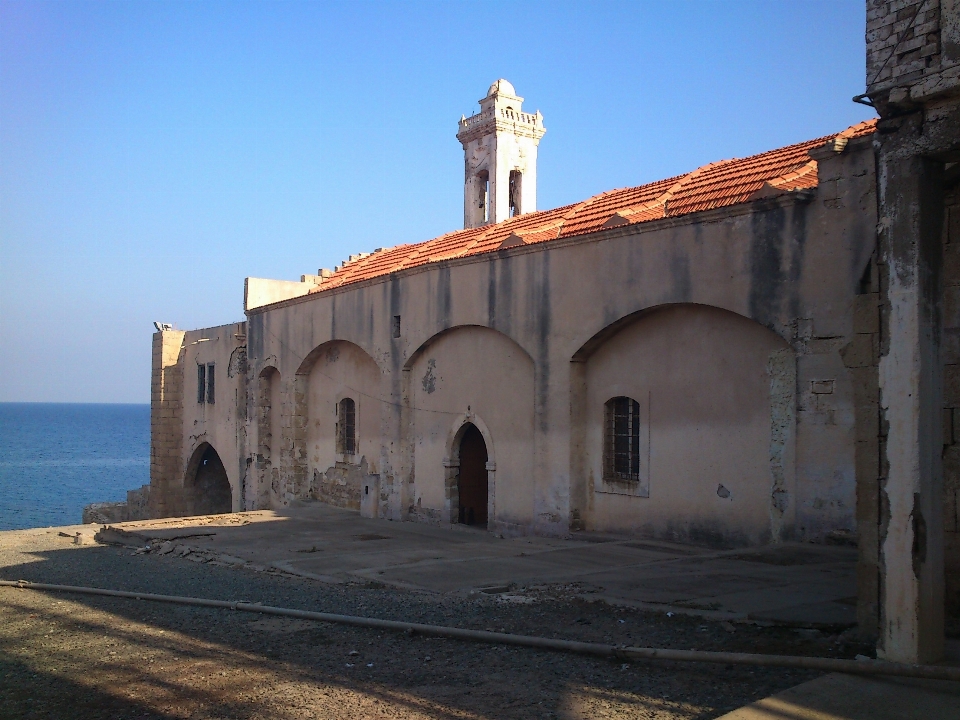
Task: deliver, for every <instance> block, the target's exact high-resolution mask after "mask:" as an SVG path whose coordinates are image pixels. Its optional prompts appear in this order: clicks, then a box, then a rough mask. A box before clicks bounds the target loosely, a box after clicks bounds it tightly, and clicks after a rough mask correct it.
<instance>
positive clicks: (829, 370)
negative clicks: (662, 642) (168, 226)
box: [248, 137, 878, 541]
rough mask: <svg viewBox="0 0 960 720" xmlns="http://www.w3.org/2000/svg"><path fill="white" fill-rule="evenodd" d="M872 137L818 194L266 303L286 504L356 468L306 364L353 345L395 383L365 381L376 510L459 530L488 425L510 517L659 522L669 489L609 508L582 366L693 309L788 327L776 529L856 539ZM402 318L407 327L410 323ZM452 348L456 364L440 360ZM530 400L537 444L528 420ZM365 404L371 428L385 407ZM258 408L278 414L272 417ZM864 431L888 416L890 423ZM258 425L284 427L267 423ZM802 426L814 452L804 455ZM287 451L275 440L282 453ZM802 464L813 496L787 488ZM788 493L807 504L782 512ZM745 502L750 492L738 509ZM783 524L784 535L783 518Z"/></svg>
mask: <svg viewBox="0 0 960 720" xmlns="http://www.w3.org/2000/svg"><path fill="white" fill-rule="evenodd" d="M871 143H872V139H871V138H866V137H864V138H859V139H858V138H855V139H853V140H850V141H849V142H846V143H845V142H831V143H828V146H825V147H824V148H822V149H821V150H820V151H819V152H818V154H817V156H816V157H815V158H814V159H816V160H817V162H818V168H819V172H818V174H819V179H820V186H819V187H818V188H817V189H816V190H809V191H801V192H795V193H787V194H783V195H781V196H779V197H767V198H763V199H759V200H756V201H753V202H749V203H743V204H741V205H738V206H734V207H730V208H723V209H718V210H715V211H705V212H701V213H697V214H695V215H690V216H683V217H678V218H668V219H664V220H660V221H654V222H650V223H645V224H644V225H642V226H624V227H615V228H612V229H608V230H604V231H601V232H597V233H594V234H592V235H589V236H582V237H574V238H570V239H568V240H564V241H556V242H552V243H549V244H545V245H531V246H518V247H513V248H508V249H501V250H500V251H498V252H495V253H489V254H486V255H480V256H472V257H467V258H461V259H457V260H451V261H446V262H442V263H434V264H429V265H423V266H415V267H411V268H408V269H405V270H402V271H399V272H397V273H395V274H394V275H391V276H385V277H378V278H374V279H371V280H369V281H364V282H360V283H356V284H354V285H350V286H346V287H343V288H338V289H334V290H331V291H327V292H321V293H317V294H313V295H308V296H306V297H302V298H293V299H289V300H286V301H283V302H280V303H276V304H274V305H270V306H267V307H263V308H257V309H253V310H251V311H250V312H249V313H248V328H249V352H250V362H251V378H256V377H259V373H260V372H261V371H263V370H264V369H265V368H267V367H275V368H276V369H277V370H278V371H279V373H280V375H281V377H282V378H283V379H284V381H283V382H282V383H281V384H280V387H281V390H280V395H281V397H282V400H281V407H282V410H281V414H280V420H279V424H280V426H281V428H280V435H281V443H280V458H279V473H278V475H279V477H278V483H277V484H278V486H277V488H276V491H275V493H274V494H273V499H272V500H271V502H276V503H278V504H282V503H283V502H287V501H289V500H291V499H294V498H302V499H307V498H309V497H311V493H312V489H311V486H312V484H313V479H314V471H315V470H316V471H318V473H319V474H320V475H323V474H325V473H326V472H327V469H328V468H330V467H334V466H335V464H336V462H335V460H337V458H334V459H333V460H334V461H331V460H330V459H325V458H326V455H327V451H325V450H323V447H324V446H323V444H322V443H320V444H318V443H316V442H312V441H311V439H310V438H311V433H315V432H316V430H317V428H314V427H313V426H312V425H311V423H313V422H314V419H315V418H314V417H313V416H312V415H311V412H310V407H309V405H310V397H311V390H310V375H309V371H308V370H307V368H306V367H305V366H304V359H305V358H309V357H313V356H315V353H322V352H324V348H326V347H329V346H330V344H331V343H332V342H334V341H339V342H346V343H350V344H352V345H355V346H356V347H357V348H359V349H360V350H362V352H363V353H364V354H365V355H366V356H368V357H369V358H371V359H372V361H373V363H375V364H376V365H377V368H378V371H379V374H378V379H377V381H376V383H372V382H367V381H363V382H362V383H360V382H358V383H354V382H353V381H350V383H348V384H349V385H351V387H356V389H358V390H361V391H362V393H363V398H364V399H363V402H367V401H368V400H371V401H372V402H373V403H374V406H379V417H378V425H377V427H378V429H377V439H376V440H375V443H374V444H375V446H378V449H377V448H376V447H374V448H373V449H370V450H369V452H368V451H367V450H364V453H363V454H364V455H365V456H366V457H367V460H368V462H369V463H370V466H371V467H374V466H375V467H376V469H377V473H378V474H379V475H380V478H379V482H378V483H376V484H371V487H375V488H378V490H379V497H378V498H377V502H375V503H370V504H369V505H368V506H367V507H368V511H369V512H374V510H372V508H374V507H375V508H376V510H375V512H377V513H378V514H380V515H381V516H383V517H389V518H392V519H396V520H401V519H407V518H410V519H424V520H428V521H433V522H436V521H441V522H448V521H449V520H450V519H451V513H450V508H449V507H448V504H450V503H452V498H453V496H452V495H451V494H450V493H451V483H455V478H456V475H457V468H456V458H454V457H452V456H450V454H449V452H448V451H449V447H448V445H449V439H450V437H451V436H453V435H455V433H456V430H457V428H456V427H454V425H456V423H457V422H460V421H463V419H464V418H467V417H468V416H470V417H473V418H474V419H475V420H476V423H481V424H482V423H485V424H486V426H487V428H488V431H489V433H490V440H489V442H488V443H487V445H488V452H489V454H490V458H491V460H490V468H488V472H489V477H490V478H491V482H490V483H489V486H490V488H491V490H490V498H491V499H492V500H491V501H492V502H493V503H494V505H495V507H494V508H493V510H492V511H491V513H490V517H491V524H492V526H493V527H501V528H502V529H504V530H508V531H510V532H538V533H544V534H562V533H566V532H569V530H570V528H571V527H574V528H576V527H582V528H587V529H596V530H603V529H613V528H614V527H615V528H617V529H623V528H629V529H631V530H632V531H635V532H642V527H641V523H640V519H641V515H643V514H644V513H645V512H646V511H647V510H648V509H649V506H651V505H652V504H654V502H659V501H660V498H656V499H654V498H653V493H652V492H651V498H649V499H648V498H635V499H625V500H624V502H626V501H627V500H630V504H631V505H632V506H636V508H637V513H635V514H632V513H630V512H627V513H624V507H622V505H623V503H620V504H617V503H613V504H611V503H607V505H611V507H608V508H606V509H601V508H599V506H598V505H596V504H593V505H591V504H592V503H593V501H594V499H595V498H594V497H593V494H594V490H595V485H594V483H592V482H590V481H589V477H588V474H589V471H588V468H586V467H585V466H584V464H583V460H582V459H583V457H585V451H586V449H585V447H584V445H583V441H582V440H578V438H580V437H581V436H583V432H582V428H583V427H585V426H584V423H585V422H586V421H587V418H588V417H591V413H592V412H593V410H595V408H593V407H592V406H591V405H590V403H591V402H592V401H591V400H589V399H588V398H587V395H586V386H587V381H586V377H585V374H584V373H583V366H584V364H585V363H584V362H583V361H582V360H580V361H578V359H577V358H578V355H579V354H580V353H582V351H583V349H584V348H586V347H587V346H596V344H597V343H602V342H603V339H604V338H609V337H610V333H611V332H614V330H613V329H615V328H621V327H622V324H623V323H624V322H625V321H626V319H628V318H631V317H635V316H636V314H637V313H641V312H645V311H647V310H651V309H654V308H662V307H664V306H667V305H672V304H693V305H705V306H712V307H714V308H718V309H721V310H725V311H728V312H731V313H735V314H737V315H740V316H741V317H743V318H747V319H749V320H752V321H754V322H755V323H757V324H758V325H760V326H763V327H764V328H767V330H768V331H772V332H773V333H774V334H776V335H779V336H780V338H781V339H782V340H783V341H784V343H785V345H786V346H789V347H787V348H786V351H787V352H792V353H793V356H794V357H795V358H796V364H795V368H794V370H795V372H794V373H785V372H780V371H778V372H777V373H776V375H777V377H778V378H781V376H782V378H781V380H783V378H787V377H788V376H789V377H791V378H792V377H795V378H796V384H795V387H796V388H797V389H798V391H797V393H796V397H795V405H794V406H793V407H796V418H795V422H796V425H795V427H792V426H790V425H789V422H788V421H785V420H784V417H785V416H784V414H783V413H780V414H779V415H778V416H777V417H778V421H777V423H776V424H774V422H773V421H772V414H771V413H769V412H768V415H770V417H769V418H768V419H767V421H766V424H765V427H766V428H767V432H768V434H769V435H770V438H768V439H767V440H765V441H764V443H765V444H764V448H765V453H764V458H763V459H764V461H765V462H766V463H767V464H768V466H769V467H768V470H769V472H768V473H767V475H768V476H769V477H767V479H765V480H764V486H765V488H766V490H767V491H768V492H767V496H768V498H769V500H770V503H771V509H770V513H771V518H772V517H773V515H772V513H773V511H774V509H775V510H776V511H777V513H778V514H779V513H780V512H781V511H783V515H782V517H780V523H781V524H780V525H779V526H778V529H777V532H776V536H778V537H788V536H792V537H797V538H799V539H806V540H841V541H850V540H851V539H852V538H853V536H854V535H855V532H856V525H855V518H854V514H855V500H856V490H857V484H856V483H857V457H858V454H857V452H856V442H857V437H860V436H862V437H863V442H864V443H865V446H866V445H869V442H870V441H869V437H870V436H869V433H870V432H871V430H870V429H869V427H867V428H866V429H863V428H859V429H858V421H857V419H856V416H857V412H856V408H857V406H858V404H864V403H865V402H866V401H865V400H863V399H862V398H861V399H859V400H858V398H857V393H856V391H855V384H856V380H855V377H854V374H853V373H852V370H853V369H855V368H857V367H860V366H862V365H868V366H869V365H871V364H872V365H875V363H876V359H877V358H876V356H877V352H878V350H877V342H876V338H875V337H870V336H871V335H876V333H870V332H867V330H869V329H871V328H866V329H864V328H861V329H860V331H855V330H854V315H855V310H857V307H859V306H857V307H855V301H854V298H855V296H856V293H857V291H858V288H859V287H860V285H861V281H862V278H863V276H864V271H865V269H866V267H867V265H868V263H869V261H870V258H871V257H872V255H873V253H874V250H875V241H876V235H875V228H876V223H877V221H876V214H875V209H876V196H875V190H876V178H875V174H874V155H873V151H872V144H871ZM874 292H875V290H874ZM858 312H861V314H862V308H861V309H860V310H859V311H858ZM398 316H400V317H401V318H402V320H401V322H400V327H401V330H400V332H399V333H395V332H394V328H395V324H394V322H393V321H394V319H395V318H397V317H398ZM874 329H875V328H874ZM861 335H863V336H865V337H861ZM481 336H483V337H489V338H491V339H493V338H503V339H504V342H505V343H506V344H507V345H509V346H511V347H514V346H515V347H516V349H517V352H518V353H520V354H521V355H525V356H526V357H527V358H528V360H527V363H528V365H529V366H530V367H529V368H528V369H523V370H522V371H521V370H519V369H517V368H513V366H510V365H508V366H505V367H503V368H502V369H501V366H502V365H503V363H502V362H501V359H502V356H503V353H502V352H501V351H500V346H499V345H498V344H496V343H494V344H492V345H491V344H490V343H487V342H486V341H484V342H480V343H473V340H471V338H474V339H475V338H479V337H481ZM458 338H459V339H458ZM491 342H494V341H493V340H491ZM848 346H849V349H847V350H845V348H848ZM470 348H473V349H470ZM448 350H449V353H448V354H449V355H450V357H449V358H446V357H440V356H439V355H436V354H434V351H436V352H437V353H441V351H442V352H443V353H446V352H448ZM441 354H442V353H441ZM431 359H432V360H434V361H435V367H434V368H433V369H432V372H431V367H430V364H429V363H430V360H431ZM767 366H768V363H767V362H766V361H765V362H764V363H763V372H764V374H765V378H766V379H765V381H764V382H765V385H764V387H765V388H766V389H767V392H768V393H770V395H771V397H773V395H777V398H778V399H777V406H778V408H779V407H781V406H783V407H786V405H784V402H786V400H785V399H784V398H783V397H781V396H782V395H783V394H784V389H783V388H784V387H786V386H785V385H784V382H786V381H785V380H784V381H782V382H778V383H773V382H772V381H771V379H770V377H767V374H768V369H767ZM778 367H779V365H778ZM511 368H512V369H511ZM323 372H324V373H327V370H323ZM328 374H329V373H328ZM488 376H489V377H488ZM323 379H324V378H322V377H321V378H320V380H321V381H322V380H323ZM521 381H522V382H521ZM339 382H340V381H339V380H336V379H335V380H334V383H333V384H334V385H336V384H337V383H339ZM424 382H426V385H424ZM374 384H375V385H376V387H375V388H373V387H370V386H371V385H374ZM528 386H529V387H528ZM431 387H432V388H434V392H428V389H429V388H431ZM254 397H256V394H254ZM261 397H262V395H261ZM790 399H793V398H792V397H791V398H790ZM274 404H275V403H274V402H273V401H271V407H273V406H274ZM330 407H331V408H332V406H330ZM518 407H522V409H523V411H522V412H520V411H518V410H508V411H507V416H506V417H505V418H503V421H502V422H501V420H500V419H494V420H492V421H491V420H489V418H496V417H497V416H498V414H502V413H503V412H504V410H503V409H504V408H508V409H509V408H518ZM328 410H329V412H328V411H326V410H324V411H321V412H322V414H321V415H319V420H320V422H321V424H323V423H327V424H329V427H327V428H326V429H324V428H321V429H322V430H324V432H326V431H327V430H330V429H332V427H333V426H332V424H331V423H330V421H332V420H333V412H332V409H330V408H328ZM528 411H529V412H532V419H531V420H530V421H529V423H530V427H531V428H532V435H531V436H530V438H529V439H527V438H526V436H524V435H523V434H522V433H518V432H515V431H513V430H510V427H512V425H511V424H510V423H512V422H514V421H515V420H517V419H520V418H521V417H523V418H526V417H527V415H528ZM731 411H732V410H731ZM786 414H787V415H789V411H786ZM361 415H364V416H365V417H367V418H368V419H369V412H366V411H361ZM250 416H251V417H258V416H257V411H256V408H254V407H251V410H250ZM788 420H789V418H788ZM471 422H473V420H471ZM524 422H527V420H524ZM784 422H786V423H787V424H784ZM863 422H866V423H871V422H872V425H871V427H874V428H875V427H876V420H875V418H874V419H873V420H872V421H870V420H864V421H863ZM476 423H475V424H476ZM478 427H479V425H478ZM524 427H526V425H525V426H524ZM578 428H580V429H578ZM250 429H251V431H252V432H264V431H265V423H264V422H261V421H257V422H254V423H252V424H251V426H250ZM367 432H369V431H367ZM792 432H795V433H796V434H795V437H796V444H795V447H796V452H795V454H794V455H793V458H795V460H794V459H792V458H791V457H790V454H789V453H787V452H785V449H786V447H787V439H788V438H789V436H790V433H792ZM864 432H865V433H867V435H863V433H864ZM872 432H873V433H876V432H877V431H876V429H874V430H872ZM272 434H273V435H274V436H275V433H273V432H272ZM318 437H319V436H318ZM874 437H875V436H874ZM257 442H258V446H262V445H263V443H262V442H261V441H259V440H258V441H257ZM325 442H326V441H325ZM361 442H362V438H361ZM274 444H275V439H272V440H271V453H273V454H276V453H277V449H276V448H275V447H274ZM768 446H769V447H768ZM315 449H317V450H318V452H317V457H316V460H314V450H315ZM508 450H509V452H508ZM319 451H322V452H319ZM321 455H322V456H321ZM377 455H379V457H377ZM508 456H509V457H510V458H514V459H515V460H516V462H514V460H513V459H511V460H509V461H508ZM272 463H273V465H274V467H276V460H275V459H272ZM791 466H792V467H791ZM665 472H666V474H665V475H664V477H661V478H660V479H659V480H657V482H659V483H661V484H660V485H659V487H664V486H665V485H664V484H663V483H666V484H667V485H669V484H670V483H671V482H674V481H679V480H678V478H677V477H675V476H673V475H671V474H670V473H671V470H670V469H669V468H665ZM791 472H792V473H793V475H794V476H795V477H796V484H795V491H792V492H791V491H790V490H786V492H782V490H784V488H786V485H785V484H784V483H785V482H786V478H787V476H788V475H789V474H790V473H791ZM778 473H781V474H782V475H783V477H782V478H781V477H780V476H779V475H778ZM778 483H779V484H778ZM716 489H717V488H716V485H714V487H713V489H712V492H713V493H714V497H716V494H715V492H716ZM737 497H739V496H737ZM511 498H512V499H511ZM781 501H787V502H788V505H787V506H786V507H781V506H780V505H777V506H776V507H774V505H775V504H776V503H780V502H781ZM781 504H782V503H781ZM641 507H644V512H643V513H641V512H640V510H639V508H641ZM738 507H739V506H738V504H737V499H736V498H735V499H734V501H733V503H732V505H731V509H732V511H733V512H732V514H731V518H733V517H734V516H736V515H737V514H738V512H739V510H737V508H738ZM591 508H593V509H591ZM597 509H600V510H601V511H600V512H597V511H596V510H597ZM678 512H681V513H682V511H678ZM783 518H787V520H783ZM790 518H796V520H791V519H790ZM790 523H792V526H793V529H792V530H790V532H787V530H788V529H789V528H787V527H786V526H787V525H788V524H790ZM767 525H768V526H769V527H770V528H771V533H770V537H771V538H772V537H774V533H773V531H772V528H773V527H774V525H773V524H771V521H769V520H768V521H767ZM790 533H792V535H791V534H790ZM757 537H759V535H757Z"/></svg>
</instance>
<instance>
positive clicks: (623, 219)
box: [312, 120, 876, 292]
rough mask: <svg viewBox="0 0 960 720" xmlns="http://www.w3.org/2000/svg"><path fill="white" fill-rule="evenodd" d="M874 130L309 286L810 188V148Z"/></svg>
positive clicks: (551, 213) (396, 254)
mask: <svg viewBox="0 0 960 720" xmlns="http://www.w3.org/2000/svg"><path fill="white" fill-rule="evenodd" d="M875 129H876V121H875V120H867V121H866V122H862V123H859V124H857V125H853V126H851V127H849V128H847V129H846V130H844V131H843V132H842V133H838V134H836V135H828V136H826V137H822V138H817V139H816V140H808V141H807V142H803V143H798V144H796V145H789V146H787V147H784V148H780V149H778V150H771V151H769V152H765V153H761V154H759V155H753V156H752V157H747V158H741V159H732V160H721V161H720V162H715V163H710V164H709V165H704V166H703V167H700V168H697V169H696V170H694V171H693V172H690V173H687V174H686V175H678V176H677V177H673V178H668V179H666V180H659V181H657V182H653V183H650V184H648V185H641V186H640V187H633V188H623V189H620V190H610V191H608V192H604V193H600V194H599V195H594V196H593V197H591V198H588V199H586V200H584V201H583V202H580V203H577V204H575V205H567V206H566V207H560V208H556V209H555V210H545V211H541V212H535V213H528V214H526V215H520V216H518V217H514V218H510V219H509V220H504V221H503V222H500V223H497V224H496V225H485V226H483V227H479V228H473V229H470V230H457V231H455V232H451V233H447V234H446V235H441V236H440V237H437V238H434V239H433V240H427V241H426V242H421V243H414V244H410V245H398V246H397V247H393V248H386V249H382V250H377V251H376V252H373V253H371V254H369V255H366V256H363V257H360V258H358V259H356V260H354V261H352V262H347V263H345V264H344V265H342V266H341V267H339V268H337V270H336V272H334V274H333V275H332V276H331V277H329V278H326V279H325V280H324V281H323V284H322V285H319V286H317V288H316V289H315V290H313V291H312V292H323V291H324V290H329V289H331V288H336V287H342V286H343V285H348V284H350V283H354V282H359V281H361V280H367V279H370V278H374V277H379V276H382V275H387V274H389V273H393V272H397V271H399V270H403V269H406V268H411V267H416V266H418V265H425V264H427V263H434V262H440V261H443V260H451V259H453V258H460V257H466V256H468V255H478V254H480V253H485V252H491V251H493V250H498V249H500V248H501V247H504V248H506V247H515V246H518V245H530V244H532V243H540V242H547V241H550V240H556V239H558V238H565V237H572V236H574V235H584V234H586V233H591V232H596V231H598V230H603V229H605V228H610V227H617V226H619V225H634V224H638V223H643V222H648V221H650V220H659V219H661V218H668V217H678V216H681V215H687V214H689V213H695V212H700V211H702V210H712V209H715V208H721V207H727V206H730V205H736V204H738V203H743V202H747V201H749V200H751V199H756V198H759V197H768V196H771V195H778V194H782V193H786V192H790V191H793V190H800V189H804V188H813V187H816V186H817V162H816V160H812V159H811V158H810V155H809V153H810V151H811V150H813V149H815V148H819V147H822V146H823V145H825V144H826V143H828V142H831V141H837V140H840V141H841V142H844V141H846V140H849V139H851V138H857V137H863V136H866V135H870V134H872V133H873V132H874V131H875Z"/></svg>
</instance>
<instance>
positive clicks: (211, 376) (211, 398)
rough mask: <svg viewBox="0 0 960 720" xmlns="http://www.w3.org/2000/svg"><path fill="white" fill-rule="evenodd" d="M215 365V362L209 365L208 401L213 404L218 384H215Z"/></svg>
mask: <svg viewBox="0 0 960 720" xmlns="http://www.w3.org/2000/svg"><path fill="white" fill-rule="evenodd" d="M213 371H214V366H213V363H209V364H208V365H207V402H208V403H210V404H211V405H213V401H214V395H215V393H216V386H215V385H214V379H215V377H216V376H215V375H214V372H213Z"/></svg>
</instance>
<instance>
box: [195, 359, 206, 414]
mask: <svg viewBox="0 0 960 720" xmlns="http://www.w3.org/2000/svg"><path fill="white" fill-rule="evenodd" d="M206 397H207V366H206V365H197V402H198V403H201V404H202V403H203V401H204V400H206Z"/></svg>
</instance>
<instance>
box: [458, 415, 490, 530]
mask: <svg viewBox="0 0 960 720" xmlns="http://www.w3.org/2000/svg"><path fill="white" fill-rule="evenodd" d="M457 489H458V490H459V492H460V522H462V523H464V524H466V525H483V526H484V527H486V525H487V444H486V443H485V442H484V441H483V435H482V434H481V433H480V431H479V430H477V427H476V425H470V426H468V427H467V429H466V430H465V431H464V433H463V437H462V438H461V439H460V479H459V481H458V483H457Z"/></svg>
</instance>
